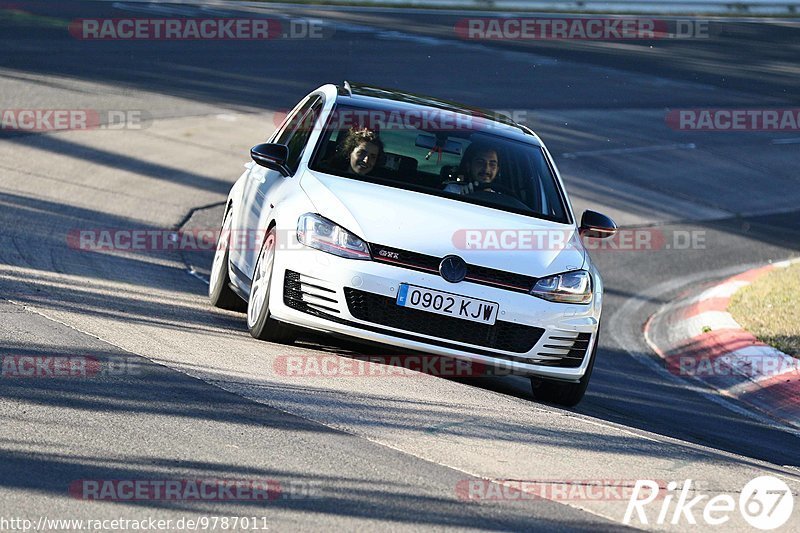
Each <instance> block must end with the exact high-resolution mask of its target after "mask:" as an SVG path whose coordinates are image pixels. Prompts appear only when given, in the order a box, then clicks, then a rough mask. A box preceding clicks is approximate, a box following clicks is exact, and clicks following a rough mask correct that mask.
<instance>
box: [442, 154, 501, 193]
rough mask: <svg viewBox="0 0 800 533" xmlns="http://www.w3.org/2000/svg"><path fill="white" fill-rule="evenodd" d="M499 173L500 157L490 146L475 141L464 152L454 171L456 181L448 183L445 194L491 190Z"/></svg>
mask: <svg viewBox="0 0 800 533" xmlns="http://www.w3.org/2000/svg"><path fill="white" fill-rule="evenodd" d="M499 171H500V157H499V156H498V155H497V150H496V149H495V148H494V147H493V146H492V145H490V144H486V143H483V142H480V141H476V142H474V143H472V144H470V145H469V146H468V147H467V149H466V150H465V151H464V156H463V157H462V158H461V163H460V164H459V165H458V168H457V169H456V171H455V175H456V176H458V178H457V181H455V182H451V183H448V184H447V186H446V187H445V188H444V191H445V192H452V193H456V194H471V193H473V192H475V191H476V190H482V191H488V192H497V191H494V190H492V186H491V184H492V182H493V181H494V179H495V178H496V177H497V174H498V173H499Z"/></svg>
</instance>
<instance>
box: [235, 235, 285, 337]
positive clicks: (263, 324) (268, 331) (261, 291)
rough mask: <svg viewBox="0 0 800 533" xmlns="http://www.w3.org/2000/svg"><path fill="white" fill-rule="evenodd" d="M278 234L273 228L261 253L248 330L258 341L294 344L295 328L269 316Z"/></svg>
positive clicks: (250, 306)
mask: <svg viewBox="0 0 800 533" xmlns="http://www.w3.org/2000/svg"><path fill="white" fill-rule="evenodd" d="M276 235H277V232H276V231H275V228H274V227H272V228H270V229H269V231H267V235H266V237H264V243H263V244H262V245H261V252H260V253H259V254H258V259H257V260H256V268H255V271H254V272H253V284H252V285H251V288H250V299H249V300H248V302H247V328H248V329H249V330H250V335H252V336H253V337H255V338H256V339H260V340H262V341H269V342H280V343H290V342H294V340H295V338H296V336H297V335H296V332H295V330H294V328H292V327H291V326H287V325H286V324H283V323H281V322H278V321H277V320H275V319H274V318H272V316H271V315H270V312H269V294H270V287H271V285H272V271H273V267H274V266H275V242H276Z"/></svg>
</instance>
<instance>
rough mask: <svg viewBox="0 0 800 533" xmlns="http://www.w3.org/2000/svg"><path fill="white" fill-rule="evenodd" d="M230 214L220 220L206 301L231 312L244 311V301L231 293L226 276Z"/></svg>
mask: <svg viewBox="0 0 800 533" xmlns="http://www.w3.org/2000/svg"><path fill="white" fill-rule="evenodd" d="M231 213H232V211H231V210H230V209H229V210H228V211H227V212H226V213H225V218H224V219H223V220H222V230H221V231H220V232H219V239H218V240H217V250H216V252H214V262H213V263H211V276H209V280H208V299H209V301H210V302H211V305H213V306H215V307H219V308H221V309H230V310H231V311H244V310H245V303H244V300H242V299H241V298H239V296H238V295H237V294H236V293H235V292H233V289H231V287H230V283H231V278H230V275H229V274H228V255H229V254H228V247H229V245H230V233H231V219H232V217H231Z"/></svg>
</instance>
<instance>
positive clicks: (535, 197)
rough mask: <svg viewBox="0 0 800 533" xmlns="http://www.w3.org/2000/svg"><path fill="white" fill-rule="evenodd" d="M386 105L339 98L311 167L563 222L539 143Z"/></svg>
mask: <svg viewBox="0 0 800 533" xmlns="http://www.w3.org/2000/svg"><path fill="white" fill-rule="evenodd" d="M378 113H379V114H378ZM387 113H390V114H391V113H400V112H399V111H392V112H386V111H379V112H376V111H375V110H367V109H362V108H355V107H350V106H341V105H340V106H337V108H336V109H335V110H334V112H333V114H332V116H331V118H330V119H329V120H328V123H327V126H326V130H325V131H324V132H323V134H322V135H321V137H320V140H319V144H318V145H317V150H316V154H315V157H314V159H313V161H312V162H311V165H310V166H311V169H312V170H318V171H321V172H325V173H329V174H335V175H337V176H343V177H348V178H353V179H359V180H362V181H370V182H373V183H378V184H381V185H388V186H391V187H397V188H401V189H409V190H414V191H418V192H423V193H426V194H431V195H436V196H441V197H443V198H448V199H450V200H453V201H459V202H467V203H472V204H478V205H482V206H486V207H491V208H494V209H501V210H503V211H509V212H514V213H519V214H524V215H529V216H534V217H538V218H546V219H548V220H553V221H556V222H561V223H569V218H568V216H567V214H566V213H567V211H566V208H565V206H564V202H563V200H562V197H561V194H560V192H559V189H558V185H557V182H556V180H555V178H554V176H553V174H552V172H551V170H550V167H549V165H548V164H547V160H546V159H545V155H544V153H543V151H542V149H541V148H540V147H538V146H536V145H532V144H527V143H524V142H519V141H515V140H512V139H509V138H506V137H503V136H500V135H497V134H496V133H493V132H492V131H491V129H492V127H491V124H492V122H491V121H487V120H467V119H463V117H462V118H455V119H454V118H453V117H452V116H451V117H449V118H450V120H442V117H444V116H445V115H446V114H447V113H450V112H439V111H435V113H437V114H438V115H439V119H438V120H428V121H426V120H413V121H411V120H404V119H403V118H400V119H397V118H395V119H393V118H392V117H391V116H389V115H387ZM405 114H406V116H407V115H408V112H407V111H406V112H405ZM450 115H453V114H452V113H450ZM376 116H380V118H381V120H375V118H376ZM415 116H416V117H417V118H419V115H415ZM354 117H361V118H364V117H367V118H369V119H371V120H366V121H364V120H361V118H359V119H358V120H354ZM468 118H469V117H468ZM364 124H367V125H364Z"/></svg>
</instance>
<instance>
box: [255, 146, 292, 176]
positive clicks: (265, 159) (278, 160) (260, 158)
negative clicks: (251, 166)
mask: <svg viewBox="0 0 800 533" xmlns="http://www.w3.org/2000/svg"><path fill="white" fill-rule="evenodd" d="M250 157H252V158H253V161H255V162H256V163H257V164H259V165H261V166H262V167H266V168H269V169H271V170H275V171H277V172H280V173H281V175H282V176H290V175H291V174H292V171H291V170H290V169H289V166H288V165H287V164H286V162H287V160H288V159H289V148H288V147H287V146H286V145H285V144H275V143H262V144H257V145H255V146H253V147H252V148H251V149H250Z"/></svg>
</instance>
